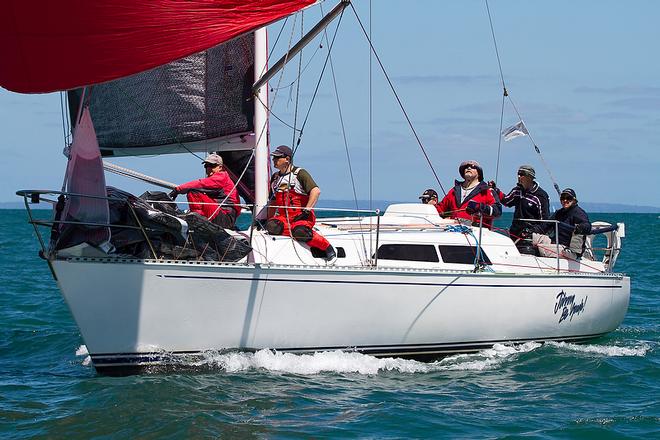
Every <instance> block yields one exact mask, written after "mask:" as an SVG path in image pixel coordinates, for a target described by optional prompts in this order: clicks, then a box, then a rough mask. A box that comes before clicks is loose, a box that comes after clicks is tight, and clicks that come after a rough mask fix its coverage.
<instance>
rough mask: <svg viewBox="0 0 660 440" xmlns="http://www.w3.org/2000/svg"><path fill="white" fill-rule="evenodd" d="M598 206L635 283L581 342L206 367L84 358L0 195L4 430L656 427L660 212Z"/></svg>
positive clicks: (220, 358) (42, 434) (344, 433)
mask: <svg viewBox="0 0 660 440" xmlns="http://www.w3.org/2000/svg"><path fill="white" fill-rule="evenodd" d="M44 214H45V213H41V214H40V215H44ZM509 216H510V215H509ZM591 217H592V220H595V219H602V220H606V221H624V222H625V223H626V230H627V237H626V238H625V239H624V246H623V252H622V254H621V256H620V257H619V261H618V263H617V270H618V271H621V272H626V273H628V274H629V275H630V276H631V277H632V297H631V302H630V307H629V310H628V315H627V317H626V319H625V321H624V322H623V324H622V325H621V327H620V328H619V329H617V330H616V331H615V332H613V333H611V334H609V335H607V336H606V337H603V338H600V339H598V340H595V341H593V342H591V343H589V344H587V345H573V344H565V343H548V344H545V345H541V344H536V343H527V344H524V345H522V346H517V347H510V346H504V345H498V346H495V347H493V348H492V349H489V350H484V351H481V352H479V353H475V354H468V355H457V356H451V357H448V358H445V359H443V360H441V361H437V362H433V363H422V362H416V361H412V360H403V359H396V358H390V359H376V358H374V357H370V356H365V355H360V354H356V353H344V352H327V353H318V354H315V355H290V354H281V353H272V352H269V351H260V352H257V353H254V354H241V353H217V354H209V355H208V357H207V359H206V364H207V365H208V366H211V367H212V369H210V370H209V371H205V372H203V373H199V372H197V373H192V372H190V373H170V374H153V375H140V376H129V377H120V378H112V377H104V376H99V375H97V374H96V373H95V371H94V369H93V367H92V366H91V365H90V363H89V358H88V356H87V354H86V349H85V347H84V345H83V342H82V340H81V338H80V335H79V333H78V330H77V328H76V325H75V323H74V322H73V319H72V317H71V315H70V313H69V311H68V309H67V307H66V305H65V303H64V301H63V300H62V298H61V296H60V294H59V291H58V289H57V287H56V285H55V282H54V281H53V279H52V278H51V275H50V273H49V270H48V267H47V265H46V263H45V262H44V261H43V260H41V259H39V258H38V256H37V251H38V249H39V247H38V242H37V240H36V237H35V234H34V232H33V230H32V227H31V226H30V225H28V224H27V223H26V213H25V211H22V210H0V225H2V227H1V228H0V286H1V289H2V290H1V294H0V438H3V439H11V438H67V439H88V438H105V439H109V438H147V439H149V438H154V439H155V438H159V439H160V438H253V437H256V438H310V437H311V438H344V437H349V438H411V437H413V438H431V437H433V438H519V437H528V438H594V439H602V438H605V439H607V438H617V439H618V438H644V439H646V438H660V404H659V403H658V400H659V397H660V368H659V367H660V347H659V344H658V336H659V335H660V327H659V323H660V307H659V305H660V217H659V216H658V214H601V215H594V214H592V216H591ZM501 223H502V224H506V223H507V222H506V218H505V219H503V220H502V221H501Z"/></svg>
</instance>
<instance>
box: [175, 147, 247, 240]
mask: <svg viewBox="0 0 660 440" xmlns="http://www.w3.org/2000/svg"><path fill="white" fill-rule="evenodd" d="M202 165H204V172H205V173H206V177H205V178H204V179H197V180H193V181H191V182H188V183H184V184H183V185H179V186H177V187H176V188H174V191H172V192H171V193H170V197H172V200H174V199H175V198H176V196H177V195H178V194H186V196H187V198H188V205H189V208H190V211H192V212H197V213H199V214H201V215H203V216H204V217H206V218H208V219H209V220H210V221H212V222H213V223H215V224H217V225H219V226H222V227H223V228H233V227H234V224H235V223H236V217H238V214H240V212H241V208H240V207H239V206H238V203H239V199H238V192H237V190H236V187H235V185H234V182H232V180H231V178H230V177H229V174H228V173H227V171H225V170H224V168H223V163H222V157H220V155H218V154H215V153H213V154H209V155H208V156H206V159H204V161H203V162H202Z"/></svg>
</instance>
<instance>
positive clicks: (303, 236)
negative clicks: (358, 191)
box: [266, 145, 337, 261]
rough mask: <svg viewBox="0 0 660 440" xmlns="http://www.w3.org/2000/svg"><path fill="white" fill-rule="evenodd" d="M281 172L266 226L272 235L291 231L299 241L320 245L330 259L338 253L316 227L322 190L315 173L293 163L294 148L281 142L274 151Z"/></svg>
mask: <svg viewBox="0 0 660 440" xmlns="http://www.w3.org/2000/svg"><path fill="white" fill-rule="evenodd" d="M271 156H272V158H273V166H274V167H275V168H277V170H278V171H277V172H276V173H274V174H273V175H272V176H271V178H270V187H271V194H272V196H273V197H274V198H275V200H274V203H273V204H272V205H273V206H274V207H273V208H269V210H268V221H267V222H266V230H267V231H268V233H269V234H271V235H290V236H291V237H292V238H293V239H295V240H297V241H302V242H304V243H307V245H308V246H309V247H310V248H316V249H319V250H320V251H322V252H323V253H324V256H325V259H326V260H327V261H334V260H335V259H336V257H337V254H336V252H335V249H334V248H333V247H332V245H331V244H330V242H329V241H328V240H326V238H325V237H323V236H322V235H321V234H319V233H318V232H316V231H315V230H314V224H315V223H316V216H315V215H314V211H313V210H312V208H314V205H316V202H317V200H318V199H319V196H320V195H321V190H320V189H319V186H318V185H317V184H316V182H314V179H313V178H312V176H311V175H310V174H309V173H308V172H307V170H304V169H303V168H300V167H296V166H293V163H292V158H293V151H291V148H289V147H288V146H286V145H280V146H279V147H277V148H276V149H275V151H273V152H272V153H271Z"/></svg>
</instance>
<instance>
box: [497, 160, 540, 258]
mask: <svg viewBox="0 0 660 440" xmlns="http://www.w3.org/2000/svg"><path fill="white" fill-rule="evenodd" d="M535 179H536V171H535V170H534V167H532V166H531V165H520V167H519V168H518V184H517V185H516V186H515V187H514V188H513V189H512V190H511V191H509V194H506V195H504V193H503V192H502V191H500V190H499V189H497V187H496V185H495V182H493V181H491V182H489V185H490V186H491V187H492V188H494V189H495V191H496V192H497V194H498V195H499V197H500V200H501V202H502V204H503V205H504V206H508V207H509V208H511V207H514V208H515V209H514V211H513V221H512V222H511V227H510V228H509V233H510V235H511V238H513V239H514V241H515V242H516V246H517V247H518V249H519V250H520V252H522V253H534V248H533V247H532V246H531V238H532V233H534V232H536V233H543V231H545V230H546V226H547V223H544V222H532V221H525V220H521V219H535V220H547V219H548V215H549V214H548V213H549V211H550V209H549V207H550V201H549V198H548V193H546V192H545V191H544V190H543V188H541V187H540V186H539V184H538V183H537V182H536V181H535Z"/></svg>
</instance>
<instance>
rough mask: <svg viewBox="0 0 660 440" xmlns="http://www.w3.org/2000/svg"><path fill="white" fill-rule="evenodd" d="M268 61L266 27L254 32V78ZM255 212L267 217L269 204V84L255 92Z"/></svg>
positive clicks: (261, 216) (262, 71)
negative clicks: (266, 208)
mask: <svg viewBox="0 0 660 440" xmlns="http://www.w3.org/2000/svg"><path fill="white" fill-rule="evenodd" d="M267 60H268V34H267V31H266V28H265V27H262V28H260V29H257V30H256V31H255V32H254V78H255V80H259V79H261V77H262V75H263V74H264V73H265V72H266V69H267V67H268V66H267V64H268V62H267ZM254 95H255V98H254V135H255V140H256V145H255V147H254V180H255V182H254V205H255V207H254V212H255V213H256V217H257V218H265V217H266V210H265V209H264V208H265V207H266V204H267V203H268V191H269V188H268V179H269V176H268V109H267V108H266V104H267V103H268V83H267V82H266V83H264V84H263V86H262V87H260V88H259V89H258V90H255V91H254Z"/></svg>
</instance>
